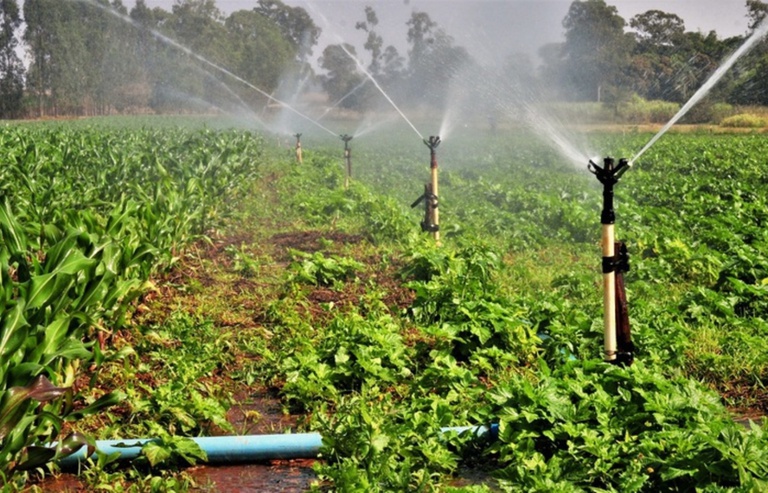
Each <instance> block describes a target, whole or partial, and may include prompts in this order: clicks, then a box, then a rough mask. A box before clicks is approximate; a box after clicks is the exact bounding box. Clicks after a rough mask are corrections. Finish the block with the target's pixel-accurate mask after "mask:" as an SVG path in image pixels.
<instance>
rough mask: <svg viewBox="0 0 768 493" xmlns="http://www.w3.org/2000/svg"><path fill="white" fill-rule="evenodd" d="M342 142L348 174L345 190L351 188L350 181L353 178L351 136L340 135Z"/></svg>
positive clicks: (345, 179) (345, 180)
mask: <svg viewBox="0 0 768 493" xmlns="http://www.w3.org/2000/svg"><path fill="white" fill-rule="evenodd" d="M339 138H341V140H342V141H344V161H346V164H347V174H346V176H345V177H344V190H347V189H348V188H349V179H350V178H351V177H352V149H350V148H349V141H350V140H352V136H351V135H347V134H343V135H339Z"/></svg>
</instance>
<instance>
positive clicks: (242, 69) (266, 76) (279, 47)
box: [224, 10, 295, 99]
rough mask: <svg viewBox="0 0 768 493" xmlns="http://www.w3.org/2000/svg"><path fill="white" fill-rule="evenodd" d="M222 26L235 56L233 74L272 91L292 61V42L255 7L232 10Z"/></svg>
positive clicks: (293, 52) (293, 54) (293, 53)
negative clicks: (253, 8)
mask: <svg viewBox="0 0 768 493" xmlns="http://www.w3.org/2000/svg"><path fill="white" fill-rule="evenodd" d="M224 25H225V27H226V30H227V35H228V40H229V41H228V45H229V47H230V49H231V50H232V52H233V56H234V57H235V59H236V62H235V66H234V71H235V73H237V74H238V75H239V76H240V77H242V78H244V79H246V80H248V81H249V82H251V83H252V84H254V85H256V86H257V87H259V88H260V89H262V90H264V91H267V92H270V91H272V90H273V89H274V88H275V87H276V86H277V84H278V82H279V80H280V76H281V74H283V72H284V71H285V70H286V69H287V68H288V67H289V66H290V65H291V64H292V62H293V61H294V56H295V50H294V48H293V46H292V45H291V43H290V42H289V41H288V40H286V39H285V38H284V37H283V36H282V33H281V31H280V29H279V28H278V27H277V26H276V25H275V24H274V23H273V22H272V21H270V20H269V19H267V18H266V17H264V16H263V15H261V14H259V13H258V12H256V11H254V10H239V11H237V12H233V13H232V14H231V15H230V16H229V17H228V18H227V20H226V22H225V23H224ZM251 93H253V91H251ZM253 96H254V97H256V96H257V95H255V94H253ZM259 99H260V98H259Z"/></svg>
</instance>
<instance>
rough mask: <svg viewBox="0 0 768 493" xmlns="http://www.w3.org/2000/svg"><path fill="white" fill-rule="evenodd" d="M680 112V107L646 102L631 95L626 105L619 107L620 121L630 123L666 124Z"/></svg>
mask: <svg viewBox="0 0 768 493" xmlns="http://www.w3.org/2000/svg"><path fill="white" fill-rule="evenodd" d="M679 110H680V105H679V104H677V103H671V102H668V101H658V100H657V101H646V100H644V99H643V98H641V97H639V96H637V95H633V96H632V99H631V100H630V101H629V102H627V103H626V104H623V105H621V107H620V113H621V117H622V119H624V120H625V121H628V122H632V123H666V122H668V121H669V120H671V119H672V117H673V116H675V114H676V113H677V112H678V111H679Z"/></svg>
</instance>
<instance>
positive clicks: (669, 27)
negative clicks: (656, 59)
mask: <svg viewBox="0 0 768 493" xmlns="http://www.w3.org/2000/svg"><path fill="white" fill-rule="evenodd" d="M629 25H630V26H631V27H632V28H633V29H635V31H636V33H635V36H636V37H637V41H638V48H639V49H640V50H641V51H651V50H656V51H659V50H665V51H674V50H675V49H676V48H678V47H679V46H680V44H681V43H682V41H683V36H684V35H685V22H684V21H683V19H681V18H680V17H679V16H678V15H676V14H670V13H667V12H662V11H661V10H649V11H647V12H644V13H642V14H638V15H636V16H634V17H633V18H632V19H630V21H629Z"/></svg>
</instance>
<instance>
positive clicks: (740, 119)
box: [720, 113, 766, 128]
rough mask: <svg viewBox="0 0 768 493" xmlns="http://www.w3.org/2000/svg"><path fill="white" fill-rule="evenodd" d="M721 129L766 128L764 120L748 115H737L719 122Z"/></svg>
mask: <svg viewBox="0 0 768 493" xmlns="http://www.w3.org/2000/svg"><path fill="white" fill-rule="evenodd" d="M720 126H721V127H733V128H762V127H765V126H766V121H765V118H761V117H759V116H757V115H752V114H750V113H739V114H737V115H733V116H729V117H727V118H723V119H722V120H721V121H720Z"/></svg>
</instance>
